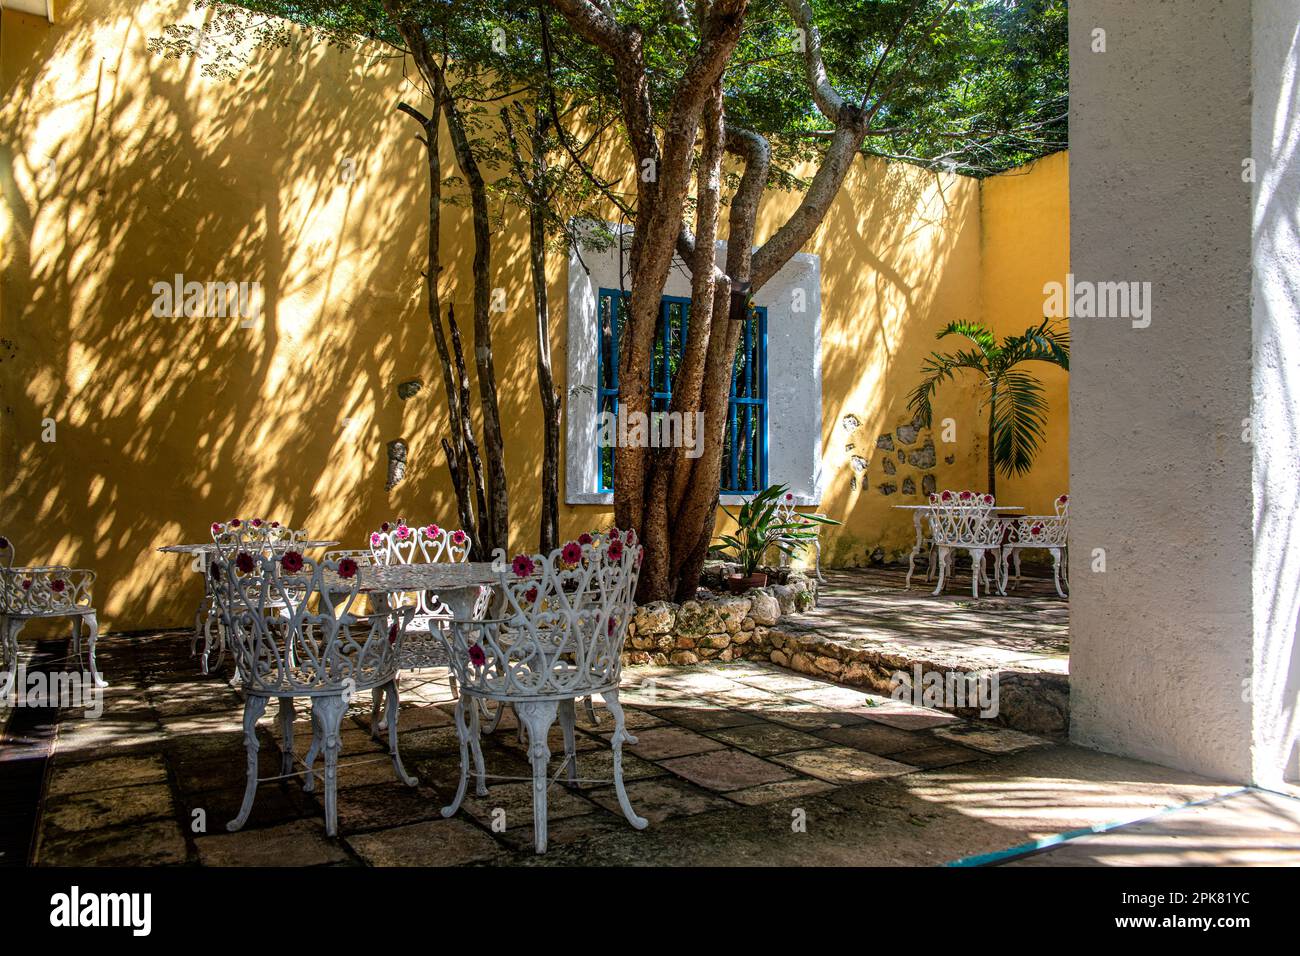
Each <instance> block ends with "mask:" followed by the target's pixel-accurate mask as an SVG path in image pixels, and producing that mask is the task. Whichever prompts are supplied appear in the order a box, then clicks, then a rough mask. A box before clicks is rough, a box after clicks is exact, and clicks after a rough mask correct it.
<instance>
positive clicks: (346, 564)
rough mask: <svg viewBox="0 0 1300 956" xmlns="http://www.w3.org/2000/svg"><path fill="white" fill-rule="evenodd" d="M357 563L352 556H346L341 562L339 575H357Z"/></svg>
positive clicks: (342, 576) (345, 576) (349, 576)
mask: <svg viewBox="0 0 1300 956" xmlns="http://www.w3.org/2000/svg"><path fill="white" fill-rule="evenodd" d="M356 573H357V563H356V562H355V561H353V560H352V559H351V558H344V559H343V560H342V561H340V562H339V577H341V578H351V577H356Z"/></svg>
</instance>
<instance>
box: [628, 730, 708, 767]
mask: <svg viewBox="0 0 1300 956" xmlns="http://www.w3.org/2000/svg"><path fill="white" fill-rule="evenodd" d="M636 738H637V742H636V743H635V744H627V745H625V746H626V747H627V748H628V749H630V750H631V751H632V753H634V754H636V755H637V756H638V757H643V758H645V759H646V760H663V759H664V758H666V757H685V756H687V755H688V754H698V753H704V751H706V750H720V749H722V747H723V744H720V743H718V742H717V741H716V740H711V739H710V738H708V737H705V736H703V735H701V734H697V733H695V732H694V731H691V730H686V729H685V728H683V727H651V728H650V729H649V730H643V731H641V732H640V733H638V734H637V735H636Z"/></svg>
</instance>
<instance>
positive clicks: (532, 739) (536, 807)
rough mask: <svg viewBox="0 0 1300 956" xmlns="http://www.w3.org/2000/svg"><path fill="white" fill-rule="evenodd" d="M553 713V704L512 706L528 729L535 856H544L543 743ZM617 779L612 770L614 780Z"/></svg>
mask: <svg viewBox="0 0 1300 956" xmlns="http://www.w3.org/2000/svg"><path fill="white" fill-rule="evenodd" d="M606 700H608V698H606ZM556 710H557V705H556V702H555V701H553V700H538V701H526V702H525V701H517V702H516V703H515V716H516V717H518V718H519V722H520V723H521V724H523V725H524V726H526V727H527V728H528V760H529V762H530V763H532V765H533V848H534V849H535V850H536V851H537V852H538V853H545V852H546V839H547V832H546V788H547V785H548V784H549V783H550V780H549V779H548V774H547V772H546V771H547V766H548V765H549V764H550V761H551V748H550V747H549V746H548V745H547V740H548V738H549V737H550V733H551V725H552V724H553V723H555V714H556ZM615 734H617V731H615ZM614 753H615V754H616V755H617V754H618V753H619V751H618V750H617V749H616V750H615V751H614ZM614 760H615V767H616V768H617V766H618V761H619V757H618V756H615V758H614ZM619 776H620V774H619V773H618V772H617V770H616V772H615V777H616V779H617V778H618V777H619Z"/></svg>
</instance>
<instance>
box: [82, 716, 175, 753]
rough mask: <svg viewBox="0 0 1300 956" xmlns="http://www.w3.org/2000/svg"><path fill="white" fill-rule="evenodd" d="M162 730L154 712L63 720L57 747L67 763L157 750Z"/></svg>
mask: <svg viewBox="0 0 1300 956" xmlns="http://www.w3.org/2000/svg"><path fill="white" fill-rule="evenodd" d="M161 733H162V729H161V727H160V725H159V723H158V718H157V717H155V716H154V715H153V711H151V710H150V711H125V712H122V713H107V712H106V713H105V714H104V715H103V716H102V717H99V718H97V719H94V720H90V719H84V718H83V719H78V720H72V721H61V722H60V723H59V737H58V742H57V744H56V748H57V751H58V753H59V754H60V755H61V756H62V757H63V759H64V760H65V761H72V760H90V759H99V758H101V757H104V756H105V755H106V754H107V752H110V751H111V752H114V753H115V754H116V753H121V754H125V753H127V752H132V753H136V752H140V751H150V750H156V749H157V747H158V743H159V739H160V736H161Z"/></svg>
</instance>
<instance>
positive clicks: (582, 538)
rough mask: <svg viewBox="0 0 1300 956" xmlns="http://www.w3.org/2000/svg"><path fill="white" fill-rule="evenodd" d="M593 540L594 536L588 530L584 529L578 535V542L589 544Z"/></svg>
mask: <svg viewBox="0 0 1300 956" xmlns="http://www.w3.org/2000/svg"><path fill="white" fill-rule="evenodd" d="M594 540H595V538H593V537H592V536H591V533H590V532H588V531H584V532H582V534H580V535H578V544H591V542H592V541H594Z"/></svg>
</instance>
